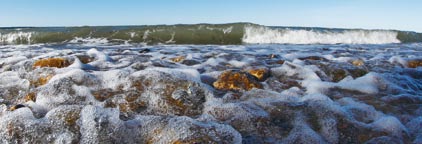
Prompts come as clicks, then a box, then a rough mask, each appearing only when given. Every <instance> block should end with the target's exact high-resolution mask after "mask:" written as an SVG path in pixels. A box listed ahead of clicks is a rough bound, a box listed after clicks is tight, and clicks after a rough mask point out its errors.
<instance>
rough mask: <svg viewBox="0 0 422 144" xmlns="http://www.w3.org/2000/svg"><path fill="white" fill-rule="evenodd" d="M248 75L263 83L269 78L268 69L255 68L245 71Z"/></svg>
mask: <svg viewBox="0 0 422 144" xmlns="http://www.w3.org/2000/svg"><path fill="white" fill-rule="evenodd" d="M247 71H248V73H249V74H251V75H253V76H254V77H256V78H257V79H258V80H259V81H265V80H266V79H267V78H268V77H269V76H270V70H269V69H268V68H256V69H249V70H247Z"/></svg>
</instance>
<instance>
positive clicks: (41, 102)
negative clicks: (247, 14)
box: [0, 23, 422, 143]
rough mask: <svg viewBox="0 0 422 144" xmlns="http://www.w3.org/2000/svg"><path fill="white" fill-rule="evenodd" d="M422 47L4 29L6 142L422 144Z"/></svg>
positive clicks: (395, 37) (358, 37)
mask: <svg viewBox="0 0 422 144" xmlns="http://www.w3.org/2000/svg"><path fill="white" fill-rule="evenodd" d="M421 41H422V39H421V35H420V34H419V33H415V32H403V31H395V30H362V29H327V28H297V27H265V26H260V25H255V24H247V23H236V24H223V25H210V24H198V25H168V26H120V27H56V28H2V29H1V30H0V42H1V44H2V45H1V46H0V102H1V105H0V128H1V129H3V130H2V131H0V142H1V143H422V131H421V129H422V117H421V115H422V96H421V94H420V93H421V92H422V68H421V67H419V66H422V43H419V42H421ZM49 58H57V59H60V60H63V61H64V62H61V63H60V66H59V67H57V64H46V65H43V66H40V64H39V61H40V60H47V59H49ZM41 65H42V64H41ZM54 66H56V67H54ZM257 69H259V70H265V71H266V73H265V75H264V77H263V78H262V79H260V78H259V77H254V76H253V73H252V72H251V70H257ZM227 72H233V73H238V74H239V75H246V77H243V78H238V79H236V78H233V79H224V78H223V75H224V74H225V73H227ZM245 79H247V81H249V82H254V83H255V84H256V85H259V86H258V87H254V88H250V89H249V88H242V86H239V85H243V82H244V81H245ZM218 82H223V83H224V82H227V83H230V82H233V83H232V85H231V86H230V84H229V86H228V87H237V86H239V87H241V88H238V89H229V88H228V89H221V88H219V87H218V86H217V85H216V83H218ZM245 85H249V84H245Z"/></svg>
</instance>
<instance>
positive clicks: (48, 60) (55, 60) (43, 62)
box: [32, 58, 70, 68]
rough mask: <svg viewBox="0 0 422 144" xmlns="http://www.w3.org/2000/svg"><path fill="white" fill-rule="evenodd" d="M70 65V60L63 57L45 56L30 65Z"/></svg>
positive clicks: (60, 66) (59, 66)
mask: <svg viewBox="0 0 422 144" xmlns="http://www.w3.org/2000/svg"><path fill="white" fill-rule="evenodd" d="M69 65H70V62H69V61H68V60H67V59H64V58H46V59H41V60H37V61H35V63H34V64H33V65H32V67H34V68H35V67H57V68H63V67H67V66H69Z"/></svg>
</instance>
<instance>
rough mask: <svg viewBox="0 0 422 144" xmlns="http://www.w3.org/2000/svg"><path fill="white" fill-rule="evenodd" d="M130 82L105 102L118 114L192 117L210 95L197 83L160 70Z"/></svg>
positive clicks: (134, 77)
mask: <svg viewBox="0 0 422 144" xmlns="http://www.w3.org/2000/svg"><path fill="white" fill-rule="evenodd" d="M130 79H131V87H130V88H129V89H127V90H124V92H120V94H121V96H118V97H116V96H114V98H113V100H112V101H111V102H109V105H110V106H113V105H114V106H117V107H120V108H121V111H122V112H129V113H130V112H135V113H141V114H154V115H186V116H195V115H199V114H201V112H202V108H203V104H202V103H204V102H205V96H206V95H208V94H210V93H209V91H208V90H207V89H206V88H204V87H203V85H202V84H201V83H198V82H195V81H191V80H186V79H184V78H179V77H177V76H176V75H172V74H168V73H165V72H160V71H154V70H145V71H142V74H140V75H139V76H133V77H131V78H130Z"/></svg>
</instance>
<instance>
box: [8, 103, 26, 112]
mask: <svg viewBox="0 0 422 144" xmlns="http://www.w3.org/2000/svg"><path fill="white" fill-rule="evenodd" d="M23 107H25V105H22V104H17V105H14V106H12V107H10V108H9V110H10V111H14V110H17V109H19V108H23Z"/></svg>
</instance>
